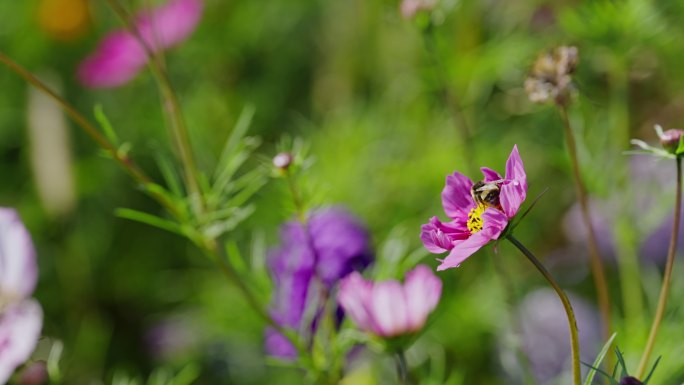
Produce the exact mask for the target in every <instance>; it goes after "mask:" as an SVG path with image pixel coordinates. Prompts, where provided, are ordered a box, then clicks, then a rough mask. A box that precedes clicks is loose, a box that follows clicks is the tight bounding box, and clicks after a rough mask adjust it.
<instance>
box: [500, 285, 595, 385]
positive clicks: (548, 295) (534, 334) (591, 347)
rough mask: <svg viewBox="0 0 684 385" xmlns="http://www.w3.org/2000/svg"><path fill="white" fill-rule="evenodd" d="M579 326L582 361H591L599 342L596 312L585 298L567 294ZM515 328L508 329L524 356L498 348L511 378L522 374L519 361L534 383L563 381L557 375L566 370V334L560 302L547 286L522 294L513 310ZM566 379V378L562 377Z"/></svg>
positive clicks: (567, 361) (548, 383)
mask: <svg viewBox="0 0 684 385" xmlns="http://www.w3.org/2000/svg"><path fill="white" fill-rule="evenodd" d="M569 298H570V301H571V302H572V307H573V309H574V311H575V317H576V318H577V328H578V329H579V339H580V349H581V351H580V355H581V357H582V361H584V362H593V360H594V357H595V356H596V354H597V352H598V349H599V347H600V344H601V331H600V322H599V314H598V312H597V310H596V309H595V308H594V306H593V305H591V304H590V303H588V302H587V301H585V300H583V299H581V298H579V297H577V296H574V295H572V294H569ZM514 325H517V328H518V330H515V331H514V330H512V328H511V329H509V330H508V331H507V332H508V333H509V334H508V338H511V337H513V336H512V335H511V333H515V334H516V336H515V337H516V338H513V340H514V341H516V342H514V343H513V344H514V346H515V345H518V346H519V349H520V350H521V353H523V354H524V355H525V357H526V362H527V363H526V364H525V363H523V362H521V361H520V359H519V357H518V355H517V354H515V350H514V349H510V348H508V349H503V350H502V356H501V357H502V361H503V362H502V363H503V365H504V367H505V369H506V370H507V372H508V373H509V374H510V375H511V376H512V377H514V378H522V377H523V376H524V369H522V368H523V365H528V368H527V369H529V371H530V374H531V375H532V376H533V377H534V383H536V384H539V385H550V384H556V383H563V381H558V378H559V376H561V375H569V374H570V365H569V364H570V336H569V331H568V327H567V322H566V318H565V313H564V311H563V305H562V304H561V303H560V301H558V296H557V295H556V293H554V292H553V290H551V289H538V290H535V291H533V292H531V293H529V294H527V295H526V296H525V298H524V299H523V301H522V302H521V303H520V304H519V305H518V307H517V309H516V311H515V323H514ZM566 382H567V381H566Z"/></svg>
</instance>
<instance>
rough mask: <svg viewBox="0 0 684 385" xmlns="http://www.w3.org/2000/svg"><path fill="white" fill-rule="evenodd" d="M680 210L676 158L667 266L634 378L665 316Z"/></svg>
mask: <svg viewBox="0 0 684 385" xmlns="http://www.w3.org/2000/svg"><path fill="white" fill-rule="evenodd" d="M681 209H682V159H681V158H680V157H677V196H676V197H675V214H674V223H673V224H672V235H671V237H670V247H669V249H668V251H667V264H666V265H665V273H664V275H663V285H662V286H661V288H660V298H659V299H658V308H657V309H656V314H655V317H654V318H653V324H652V325H651V332H650V333H649V335H648V341H647V342H646V348H645V349H644V354H643V355H642V356H641V361H640V362H639V368H638V369H637V373H636V377H637V378H642V377H643V376H644V374H645V372H646V365H648V360H649V358H650V357H651V353H652V352H653V346H654V345H655V339H656V337H657V336H658V330H659V329H660V323H661V322H662V320H663V315H664V314H665V307H666V305H667V297H668V295H669V293H670V280H671V278H672V269H673V268H674V260H675V254H676V252H677V238H678V235H679V220H680V215H681V213H680V211H681Z"/></svg>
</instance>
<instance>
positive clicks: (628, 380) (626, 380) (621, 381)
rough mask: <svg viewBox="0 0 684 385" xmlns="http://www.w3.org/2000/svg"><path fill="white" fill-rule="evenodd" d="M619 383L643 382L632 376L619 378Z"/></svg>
mask: <svg viewBox="0 0 684 385" xmlns="http://www.w3.org/2000/svg"><path fill="white" fill-rule="evenodd" d="M619 385H644V383H643V382H641V381H639V380H637V379H636V378H634V377H624V378H623V379H622V380H620V384H619Z"/></svg>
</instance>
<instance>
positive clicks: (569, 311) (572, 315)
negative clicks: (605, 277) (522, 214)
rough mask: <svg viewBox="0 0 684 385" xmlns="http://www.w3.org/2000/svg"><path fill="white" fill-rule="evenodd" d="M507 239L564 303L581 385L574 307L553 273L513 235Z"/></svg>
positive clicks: (574, 371) (575, 376) (574, 366)
mask: <svg viewBox="0 0 684 385" xmlns="http://www.w3.org/2000/svg"><path fill="white" fill-rule="evenodd" d="M506 239H508V240H509V241H510V242H511V243H512V244H513V245H514V246H515V247H517V248H518V250H520V252H521V253H523V254H524V255H525V257H527V259H528V260H529V261H530V262H532V264H533V265H534V267H536V268H537V270H538V271H539V272H540V273H541V275H543V276H544V278H546V281H548V283H549V284H550V285H551V287H553V290H555V291H556V294H558V298H560V300H561V302H562V303H563V308H564V309H565V314H566V315H567V317H568V326H569V328H570V347H571V349H572V383H573V384H574V385H580V384H581V382H582V377H581V371H580V350H579V335H578V332H577V321H576V319H575V312H574V311H573V310H572V305H571V304H570V300H569V299H568V296H567V295H566V294H565V292H564V291H563V289H562V288H561V287H560V285H559V284H558V283H557V282H556V280H555V279H554V278H553V276H552V275H551V273H549V272H548V270H546V268H545V267H544V265H542V263H541V262H539V260H538V259H537V258H536V257H535V256H534V254H532V252H531V251H529V250H528V249H527V248H526V247H525V246H524V245H523V244H522V243H520V241H518V240H517V239H516V238H515V237H514V236H513V234H508V235H507V236H506Z"/></svg>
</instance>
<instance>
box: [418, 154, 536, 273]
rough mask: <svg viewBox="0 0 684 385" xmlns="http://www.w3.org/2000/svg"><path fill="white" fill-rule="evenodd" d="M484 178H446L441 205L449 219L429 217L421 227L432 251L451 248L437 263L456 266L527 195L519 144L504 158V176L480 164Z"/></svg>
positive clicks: (499, 227)
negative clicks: (474, 182) (473, 180)
mask: <svg viewBox="0 0 684 385" xmlns="http://www.w3.org/2000/svg"><path fill="white" fill-rule="evenodd" d="M481 170H482V174H483V175H484V180H483V181H481V182H477V183H476V184H473V182H472V181H471V180H470V178H468V177H467V176H465V175H463V174H461V173H459V172H454V173H453V174H452V175H449V176H447V178H446V187H444V190H442V206H444V211H445V213H446V214H447V216H448V217H449V218H451V219H452V221H451V222H447V223H444V222H441V221H440V220H439V219H438V218H437V217H432V218H431V219H430V222H428V223H427V224H425V225H423V226H422V227H421V235H420V238H421V240H422V241H423V245H425V248H426V249H428V250H429V251H430V252H432V253H436V254H438V253H443V252H446V251H450V253H449V255H448V256H447V257H446V258H445V259H444V260H443V261H442V264H441V265H439V266H438V267H437V270H444V269H448V268H452V267H457V266H459V265H460V264H461V262H463V261H465V260H466V259H467V258H468V257H470V256H471V255H472V254H473V253H475V252H476V251H477V250H479V249H480V248H481V247H482V246H484V245H486V244H487V243H489V241H491V240H493V239H497V238H498V237H499V235H501V232H502V231H503V230H504V229H505V228H506V226H508V222H509V221H510V220H511V219H512V218H513V217H514V216H515V214H517V212H518V209H519V208H520V205H521V204H522V202H523V201H524V200H525V197H526V195H527V176H526V174H525V169H524V167H523V162H522V159H520V154H519V153H518V146H514V147H513V151H511V155H510V156H509V157H508V161H507V162H506V177H505V178H503V177H502V176H501V175H499V173H497V172H496V171H494V170H492V169H490V168H487V167H482V168H481Z"/></svg>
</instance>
